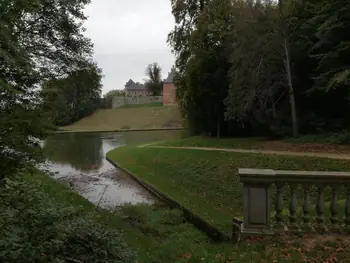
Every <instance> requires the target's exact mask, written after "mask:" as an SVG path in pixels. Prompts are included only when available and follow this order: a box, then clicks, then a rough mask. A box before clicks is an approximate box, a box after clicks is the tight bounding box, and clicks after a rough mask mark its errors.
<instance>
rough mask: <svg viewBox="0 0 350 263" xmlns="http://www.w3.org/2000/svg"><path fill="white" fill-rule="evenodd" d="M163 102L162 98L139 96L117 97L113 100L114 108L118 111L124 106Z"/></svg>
mask: <svg viewBox="0 0 350 263" xmlns="http://www.w3.org/2000/svg"><path fill="white" fill-rule="evenodd" d="M161 102H163V97H162V96H137V97H124V96H117V97H114V98H113V102H112V108H113V109H116V108H120V107H122V106H124V105H134V104H150V103H161Z"/></svg>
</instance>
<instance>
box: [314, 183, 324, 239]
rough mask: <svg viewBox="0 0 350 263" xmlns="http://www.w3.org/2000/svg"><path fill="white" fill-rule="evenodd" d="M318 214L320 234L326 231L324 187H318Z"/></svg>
mask: <svg viewBox="0 0 350 263" xmlns="http://www.w3.org/2000/svg"><path fill="white" fill-rule="evenodd" d="M316 212H317V217H316V221H317V229H318V231H319V232H324V231H325V224H324V185H319V186H318V195H317V201H316Z"/></svg>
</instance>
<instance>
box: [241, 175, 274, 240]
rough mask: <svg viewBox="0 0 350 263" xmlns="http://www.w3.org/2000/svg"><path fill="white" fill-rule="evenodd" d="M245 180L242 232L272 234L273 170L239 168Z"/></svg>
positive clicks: (243, 180) (242, 179)
mask: <svg viewBox="0 0 350 263" xmlns="http://www.w3.org/2000/svg"><path fill="white" fill-rule="evenodd" d="M239 174H240V177H241V181H242V182H243V195H244V200H243V210H244V211H243V229H242V233H245V232H246V233H250V234H252V233H257V234H261V233H268V234H271V233H272V231H271V199H270V186H271V179H268V176H273V175H274V173H273V171H272V170H264V169H261V170H260V169H239Z"/></svg>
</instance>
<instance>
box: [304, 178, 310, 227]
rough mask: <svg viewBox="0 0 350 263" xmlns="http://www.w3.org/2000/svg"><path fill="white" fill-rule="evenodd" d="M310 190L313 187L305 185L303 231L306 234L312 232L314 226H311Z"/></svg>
mask: <svg viewBox="0 0 350 263" xmlns="http://www.w3.org/2000/svg"><path fill="white" fill-rule="evenodd" d="M310 188H311V185H309V184H304V185H303V189H304V203H303V230H304V231H305V232H310V231H311V230H312V226H311V224H310V212H309V203H310Z"/></svg>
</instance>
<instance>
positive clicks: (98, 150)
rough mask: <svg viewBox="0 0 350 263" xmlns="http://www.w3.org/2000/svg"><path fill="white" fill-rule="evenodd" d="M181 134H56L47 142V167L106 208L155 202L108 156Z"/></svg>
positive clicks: (59, 178) (56, 177) (164, 132)
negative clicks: (114, 151) (134, 145)
mask: <svg viewBox="0 0 350 263" xmlns="http://www.w3.org/2000/svg"><path fill="white" fill-rule="evenodd" d="M182 134H183V132H182V131H152V132H145V131H142V132H125V133H62V134H55V135H52V136H50V137H48V138H47V139H46V140H45V142H44V151H45V154H46V156H47V159H48V160H47V163H46V164H45V166H44V168H45V169H46V170H48V171H49V172H50V174H52V176H53V177H54V178H55V179H57V180H59V181H62V182H64V183H66V184H69V185H70V186H71V187H72V188H73V189H74V190H75V191H77V192H78V193H80V194H81V195H82V196H84V197H85V198H87V199H88V200H89V201H90V202H92V203H94V204H95V205H98V206H99V207H102V208H105V209H115V208H117V207H118V206H121V205H125V204H127V203H129V204H137V203H153V202H154V201H155V200H154V198H153V197H152V196H151V195H150V194H149V193H148V192H147V191H146V190H145V189H144V188H143V187H141V186H140V185H139V184H138V183H136V182H135V181H134V180H133V179H132V178H130V177H129V176H128V175H126V174H125V173H123V172H122V171H120V170H119V169H116V168H114V167H113V166H112V165H111V164H110V163H109V162H108V161H107V160H106V153H107V152H108V151H110V150H113V149H114V148H116V147H118V146H122V145H125V144H127V145H130V144H146V143H151V142H155V141H163V140H171V139H177V138H180V137H181V136H182Z"/></svg>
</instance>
